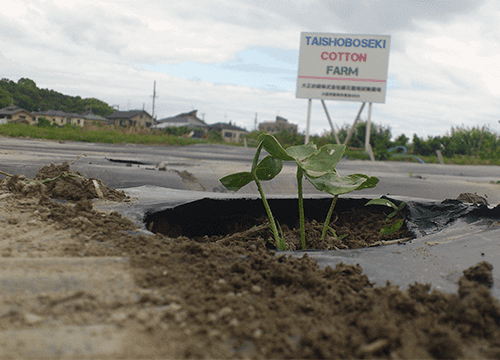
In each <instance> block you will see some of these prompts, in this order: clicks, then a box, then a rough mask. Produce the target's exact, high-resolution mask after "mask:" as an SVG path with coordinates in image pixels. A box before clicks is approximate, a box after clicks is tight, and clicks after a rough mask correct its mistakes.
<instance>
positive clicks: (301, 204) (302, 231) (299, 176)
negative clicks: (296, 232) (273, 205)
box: [297, 167, 306, 250]
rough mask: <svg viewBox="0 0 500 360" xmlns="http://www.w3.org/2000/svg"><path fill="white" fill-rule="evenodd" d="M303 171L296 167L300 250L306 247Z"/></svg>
mask: <svg viewBox="0 0 500 360" xmlns="http://www.w3.org/2000/svg"><path fill="white" fill-rule="evenodd" d="M303 177H304V173H303V172H302V169H301V168H300V167H297V187H298V193H299V225H300V242H301V244H302V250H305V249H306V226H305V223H304V196H303V194H302V178H303Z"/></svg>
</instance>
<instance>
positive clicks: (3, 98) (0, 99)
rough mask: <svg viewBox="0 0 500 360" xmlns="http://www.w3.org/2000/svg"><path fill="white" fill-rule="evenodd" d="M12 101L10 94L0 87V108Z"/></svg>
mask: <svg viewBox="0 0 500 360" xmlns="http://www.w3.org/2000/svg"><path fill="white" fill-rule="evenodd" d="M11 103H12V95H11V94H10V92H8V91H7V90H5V89H2V88H0V109H1V108H4V107H7V106H9V105H10V104H11Z"/></svg>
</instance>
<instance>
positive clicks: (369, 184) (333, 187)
mask: <svg viewBox="0 0 500 360" xmlns="http://www.w3.org/2000/svg"><path fill="white" fill-rule="evenodd" d="M306 178H307V180H309V182H310V183H311V184H313V186H314V187H315V188H316V189H318V190H319V191H325V192H327V193H329V194H331V195H340V194H347V193H350V192H352V191H355V190H362V189H368V188H373V187H375V186H376V185H377V183H378V181H379V180H378V178H376V177H369V176H367V175H364V174H351V175H347V176H340V175H339V174H337V173H336V172H330V173H326V174H324V175H323V176H320V177H310V176H308V175H307V174H306Z"/></svg>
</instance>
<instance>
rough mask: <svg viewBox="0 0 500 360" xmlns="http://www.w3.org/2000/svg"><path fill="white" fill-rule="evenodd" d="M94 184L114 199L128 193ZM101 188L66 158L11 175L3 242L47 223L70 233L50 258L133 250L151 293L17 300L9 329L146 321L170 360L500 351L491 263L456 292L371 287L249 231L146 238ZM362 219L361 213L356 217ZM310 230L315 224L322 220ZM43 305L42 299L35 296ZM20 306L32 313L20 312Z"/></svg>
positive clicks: (5, 325)
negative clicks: (104, 205) (112, 209)
mask: <svg viewBox="0 0 500 360" xmlns="http://www.w3.org/2000/svg"><path fill="white" fill-rule="evenodd" d="M96 181H97V183H98V185H99V186H98V187H99V188H100V189H101V191H102V193H103V196H107V195H105V194H108V196H109V198H108V199H112V198H113V199H114V196H115V195H116V194H120V192H117V191H116V190H113V189H109V190H107V188H106V187H105V186H104V185H103V184H102V183H100V182H99V181H98V180H96ZM96 189H97V187H96V186H95V184H94V181H92V180H91V179H85V178H84V177H83V176H82V175H81V174H79V173H76V172H72V171H71V170H70V168H69V165H68V164H61V165H50V166H48V167H44V168H42V169H40V171H39V173H38V174H37V177H36V179H35V180H34V181H33V180H28V179H26V178H25V177H24V176H22V175H16V176H9V177H6V178H5V179H4V180H2V181H1V182H0V221H1V222H2V223H1V226H2V228H4V229H7V230H4V232H5V231H8V232H9V235H8V236H9V237H8V239H7V238H2V241H4V242H5V241H7V242H9V246H10V247H11V250H12V251H11V252H8V251H3V252H2V256H14V255H16V254H17V253H16V252H15V251H17V250H16V249H17V248H16V246H18V245H20V243H21V239H22V241H23V242H24V243H23V244H25V245H26V244H27V245H30V246H31V245H33V243H34V241H35V240H33V239H26V238H22V237H16V231H17V232H23V231H25V229H26V228H28V227H30V226H31V225H30V224H36V227H37V228H38V229H42V228H44V227H48V226H50V227H52V228H54V229H56V231H59V232H66V233H69V234H70V237H71V239H72V240H73V242H71V244H70V245H63V246H61V247H59V248H58V249H57V251H58V252H55V250H50V249H52V248H50V249H48V248H47V249H46V250H44V251H54V252H53V253H52V256H55V255H57V256H126V257H128V258H129V259H130V261H131V262H132V264H133V269H134V278H135V282H136V284H137V285H138V286H139V287H140V288H141V291H143V292H142V295H141V296H140V298H139V300H138V301H134V302H116V301H115V302H110V303H105V302H99V301H97V300H95V299H93V298H92V297H89V296H87V295H85V294H83V295H82V294H80V293H78V294H76V295H68V298H67V299H66V298H65V300H64V301H65V302H62V303H63V304H67V306H66V305H65V306H58V307H57V308H56V307H53V308H48V307H45V308H46V309H45V310H44V311H45V312H44V313H43V314H42V313H37V311H38V310H36V309H38V308H36V307H29V306H34V305H29V304H28V303H27V302H26V303H25V302H23V301H24V300H23V299H22V298H17V299H16V302H15V306H16V311H11V312H7V313H2V314H3V315H2V322H1V324H2V329H4V330H8V329H10V328H16V329H19V328H24V327H30V326H37V325H36V324H37V323H38V320H39V318H40V317H42V316H43V317H44V318H45V317H48V318H51V319H52V320H54V319H57V318H64V319H65V320H64V321H65V322H66V323H74V324H82V322H83V323H85V324H93V323H99V322H102V321H103V319H106V321H107V322H109V323H112V324H116V325H118V326H120V327H122V328H123V327H125V328H127V327H134V328H137V327H139V328H141V329H143V333H144V336H145V338H147V341H148V346H149V347H151V348H153V349H154V350H155V353H156V354H158V357H166V356H167V354H169V357H172V349H175V352H176V354H175V357H176V358H256V359H262V358H300V359H304V358H315V359H318V358H388V359H389V358H390V359H395V358H396V359H397V358H498V357H500V327H499V325H500V320H499V319H500V305H499V302H498V300H497V299H495V298H494V297H493V296H492V295H491V293H490V290H489V287H491V285H492V281H493V279H492V274H491V270H492V267H491V265H490V264H488V263H480V264H478V265H477V266H475V267H472V268H470V269H467V270H466V271H464V276H462V277H461V278H460V280H459V289H458V292H457V294H447V293H442V292H440V291H438V290H435V289H434V290H432V291H431V286H430V285H429V284H426V285H423V284H414V285H412V286H410V288H409V289H408V290H407V291H402V290H401V289H400V288H398V287H397V286H393V285H391V284H387V285H386V286H381V287H375V286H373V284H371V283H370V281H369V279H368V278H367V277H366V276H365V275H364V274H363V270H362V269H361V267H360V266H351V265H345V264H339V265H337V266H336V267H335V268H331V267H327V268H325V269H320V268H319V266H318V263H317V262H316V261H315V260H313V259H311V258H309V257H308V256H307V255H304V256H303V257H302V258H295V257H292V256H285V255H282V254H279V253H276V252H274V251H273V250H269V249H268V248H267V247H266V246H265V242H263V243H261V242H258V241H256V240H255V241H254V240H251V239H252V236H253V235H252V236H251V235H250V234H249V233H246V234H245V233H244V231H247V230H243V231H242V232H241V231H240V234H238V235H236V236H233V239H234V238H238V239H239V240H238V241H232V240H231V239H229V240H228V236H229V237H230V236H232V235H226V236H222V237H219V238H218V239H217V240H215V241H208V240H207V239H204V237H200V238H198V239H189V238H187V237H185V236H180V237H177V238H168V237H166V236H165V235H161V234H156V235H138V233H137V232H134V231H133V230H134V226H133V224H132V223H131V222H130V221H128V220H127V219H124V218H122V217H121V216H120V215H119V214H117V213H104V212H100V211H97V210H95V209H94V208H93V205H92V202H91V201H90V200H89V199H95V198H98V197H100V196H99V195H98V193H97V191H96ZM109 194H111V195H109ZM116 196H117V198H118V199H119V200H123V199H126V197H124V196H121V195H116ZM54 199H64V200H65V201H60V200H54ZM359 216H361V215H360V214H353V215H352V217H353V221H351V223H353V224H354V223H355V218H359ZM33 221H35V222H33ZM30 222H31V223H30ZM309 226H311V229H312V230H311V231H313V230H314V229H315V227H316V226H317V225H316V224H314V223H313V222H310V224H309ZM264 227H265V225H264ZM259 231H260V232H261V233H262V232H263V231H265V229H264V228H261V229H258V231H255V233H256V234H258V232H259ZM314 231H315V230H314ZM347 231H349V232H354V230H351V229H349V230H347V229H346V232H347ZM291 232H292V233H293V230H292V231H291ZM336 232H337V234H338V235H342V234H344V233H345V232H344V231H343V230H337V231H336ZM247 237H248V239H250V240H246V239H247ZM255 239H256V238H255ZM262 239H265V236H264V237H262ZM51 241H57V240H56V239H55V238H54V237H50V238H48V240H47V242H48V243H50V242H51ZM368 241H369V240H368ZM377 241H380V240H379V239H377V240H376V241H372V243H376V242H377ZM0 243H1V244H3V242H0ZM97 245H99V246H97ZM30 246H27V247H26V249H25V250H24V251H25V252H24V254H25V255H26V254H28V255H27V256H29V253H30V251H33V248H32V247H30ZM328 246H336V247H337V248H340V247H341V243H333V245H331V244H330V245H328ZM14 250H15V251H14ZM42 250H43V249H42ZM42 250H40V249H38V251H40V252H42ZM40 256H41V255H40ZM26 301H27V300H26ZM51 301H52V302H53V300H51ZM46 302H47V298H46V296H45V298H42V297H39V299H35V300H32V303H33V304H34V303H42V304H45V303H46ZM9 306H10V305H9ZM23 309H24V310H29V313H28V314H30V316H29V317H27V316H24V317H22V316H21V314H23ZM33 319H34V320H36V321H34V320H33ZM40 321H41V320H40ZM30 322H31V323H30ZM162 355H163V356H162Z"/></svg>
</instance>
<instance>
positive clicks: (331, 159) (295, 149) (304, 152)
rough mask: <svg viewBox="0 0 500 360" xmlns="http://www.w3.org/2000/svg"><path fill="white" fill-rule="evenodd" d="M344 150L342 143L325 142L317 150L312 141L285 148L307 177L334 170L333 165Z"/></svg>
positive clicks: (318, 175)
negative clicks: (325, 143)
mask: <svg viewBox="0 0 500 360" xmlns="http://www.w3.org/2000/svg"><path fill="white" fill-rule="evenodd" d="M344 151H345V146H344V145H337V144H327V145H324V146H322V147H321V148H320V149H319V150H317V149H316V145H314V144H312V143H309V144H306V145H300V146H292V147H289V148H288V149H286V152H287V153H288V154H289V155H291V156H292V157H293V158H294V159H295V162H296V163H297V165H298V166H299V167H300V168H301V169H302V170H303V171H304V172H305V173H307V174H308V175H309V177H320V176H322V175H324V174H325V173H327V172H335V166H337V164H338V162H339V161H340V159H342V155H343V154H344Z"/></svg>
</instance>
